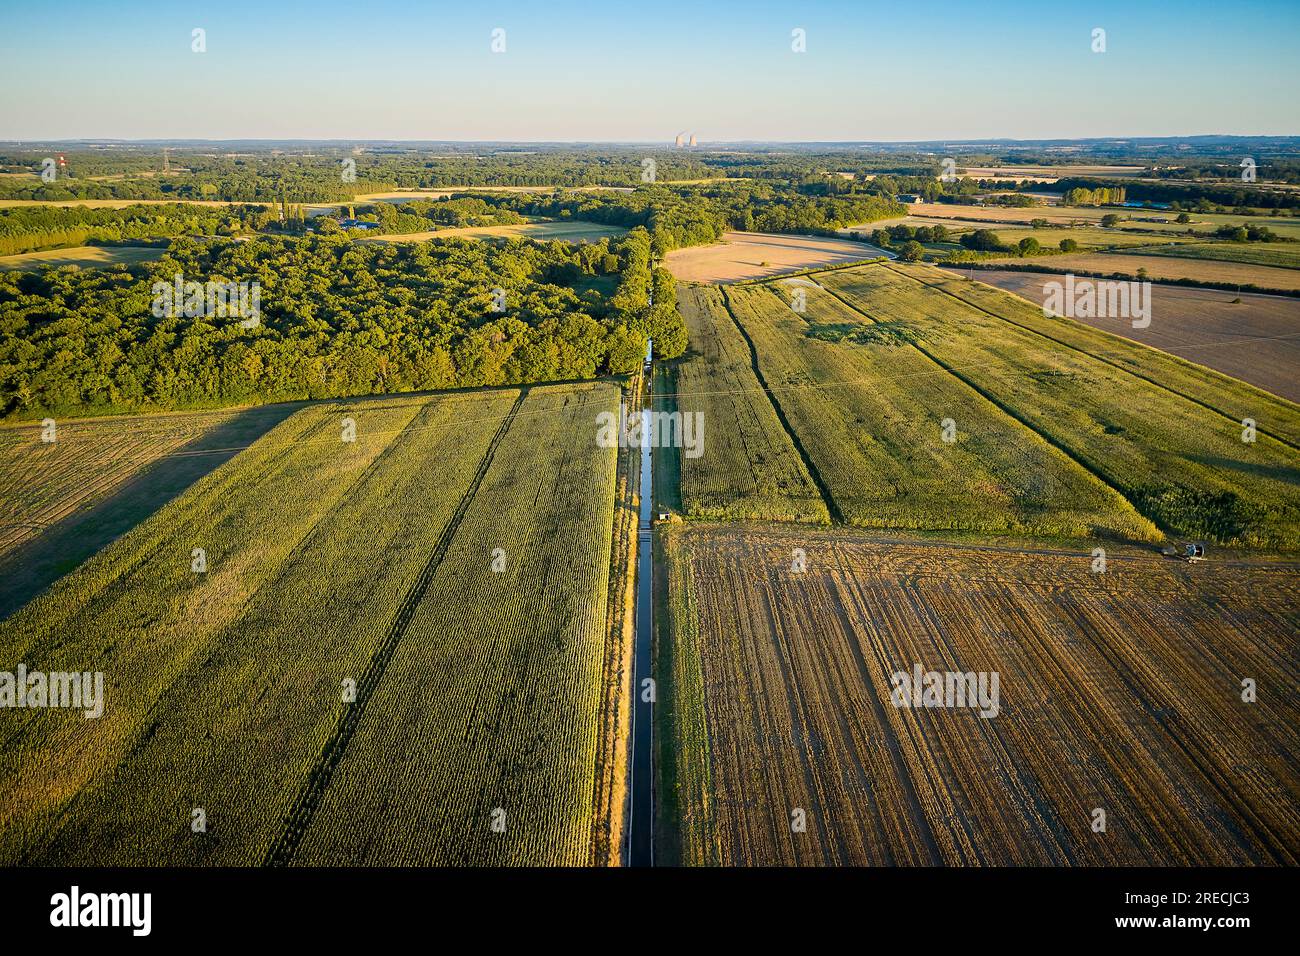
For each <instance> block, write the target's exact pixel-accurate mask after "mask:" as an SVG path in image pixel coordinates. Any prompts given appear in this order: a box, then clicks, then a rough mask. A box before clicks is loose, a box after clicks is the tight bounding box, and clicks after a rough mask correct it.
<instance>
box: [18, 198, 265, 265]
mask: <svg viewBox="0 0 1300 956" xmlns="http://www.w3.org/2000/svg"><path fill="white" fill-rule="evenodd" d="M277 217H278V213H276V212H275V211H273V210H271V209H270V208H268V207H266V206H223V207H218V206H196V205H183V204H180V203H164V204H159V205H147V206H143V205H142V206H128V207H125V208H122V209H89V208H87V207H85V206H16V207H13V208H9V209H0V256H9V255H14V254H16V253H21V252H36V251H39V250H42V249H60V248H64V247H67V246H81V245H86V244H88V243H89V244H93V245H99V244H104V245H112V244H115V243H122V242H143V241H148V240H152V239H157V238H168V237H172V236H230V235H236V234H238V233H244V232H256V231H257V230H260V229H264V228H266V227H267V226H268V225H270V224H271V223H274V222H275V221H276V220H277Z"/></svg>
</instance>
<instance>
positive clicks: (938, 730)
mask: <svg viewBox="0 0 1300 956" xmlns="http://www.w3.org/2000/svg"><path fill="white" fill-rule="evenodd" d="M795 548H798V549H801V550H803V551H804V552H805V553H806V556H807V570H806V571H805V572H803V573H798V572H794V571H792V569H791V568H792V559H791V554H792V552H793V550H794V549H795ZM663 553H664V564H665V567H666V569H667V574H668V582H667V587H666V598H667V600H666V604H665V611H664V613H663V614H662V615H661V617H660V619H659V620H660V631H659V645H658V646H659V652H658V668H659V675H660V677H659V686H660V687H661V688H664V689H665V690H663V691H661V703H660V705H659V710H658V715H659V720H660V722H661V723H660V729H659V733H658V735H657V738H658V739H659V741H660V762H659V767H660V772H661V774H662V776H661V779H660V788H659V789H660V792H661V793H662V794H663V795H664V799H663V802H662V804H661V807H660V820H659V824H658V828H657V833H658V838H659V848H658V852H659V858H660V859H661V860H664V861H672V862H677V863H682V864H715V865H724V866H725V865H796V864H798V865H846V864H848V865H994V866H996V865H1118V866H1129V865H1144V864H1145V865H1171V866H1201V865H1220V866H1239V865H1250V864H1277V865H1291V866H1294V865H1296V863H1297V862H1298V861H1300V764H1298V763H1297V757H1296V755H1297V753H1300V731H1298V730H1297V728H1298V727H1300V697H1297V695H1296V694H1295V693H1294V688H1295V686H1296V683H1297V680H1300V666H1298V665H1297V661H1300V641H1298V640H1297V635H1300V567H1297V566H1296V565H1294V564H1291V565H1287V564H1268V563H1259V564H1250V563H1244V562H1243V563H1227V562H1225V563H1222V564H1220V565H1218V566H1214V567H1210V566H1191V565H1187V564H1184V563H1181V562H1176V561H1173V560H1169V559H1162V558H1161V557H1160V556H1158V555H1152V554H1150V553H1141V554H1139V553H1130V552H1121V553H1115V554H1112V555H1111V557H1110V561H1109V564H1108V567H1107V570H1106V571H1105V573H1104V574H1094V573H1092V571H1091V558H1090V556H1089V554H1088V553H1087V552H1081V553H1077V554H1068V553H1059V552H1044V551H1033V552H1029V551H1017V550H1015V549H1012V548H994V549H982V548H973V547H962V546H947V545H942V544H938V543H919V542H918V543H906V542H892V543H889V542H882V541H879V540H874V539H872V538H870V537H868V536H866V535H864V534H862V533H860V532H853V531H848V530H844V529H836V530H834V531H820V530H817V529H811V528H803V529H793V528H791V529H789V530H785V531H779V530H772V529H761V528H757V527H752V526H750V527H741V528H734V527H733V528H727V529H723V528H721V527H717V526H697V527H692V528H688V529H684V530H683V529H678V530H673V531H671V532H669V533H667V535H666V536H665V540H664V543H663ZM917 665H919V666H920V668H921V669H922V670H923V671H938V672H960V673H964V674H971V675H973V676H974V675H977V674H979V673H984V674H986V675H988V681H989V682H988V683H986V685H985V690H986V692H988V693H986V695H985V697H984V701H983V703H982V704H977V705H976V706H974V707H970V706H967V707H962V706H957V707H929V708H923V707H918V708H909V707H899V706H895V702H896V697H895V693H894V688H895V686H896V684H895V681H894V678H893V675H894V674H895V673H899V672H903V673H908V674H910V673H912V672H913V669H914V667H915V666H917ZM993 674H997V675H998V685H997V687H998V692H997V695H996V699H995V703H996V715H991V716H989V717H988V718H984V717H982V716H981V713H990V714H992V713H993V708H989V707H986V706H985V705H986V704H988V703H989V702H992V701H994V697H993V695H992V694H991V690H992V684H991V679H992V675H993ZM1245 677H1249V678H1251V679H1252V680H1254V681H1255V682H1256V687H1257V694H1258V699H1257V700H1256V701H1255V702H1253V703H1245V702H1243V700H1242V694H1243V685H1242V681H1243V678H1245ZM954 703H959V701H954ZM1097 810H1101V811H1104V813H1105V830H1104V832H1098V831H1097V830H1096V829H1095V821H1097V820H1098V819H1099V817H1098V816H1097V813H1096V811H1097ZM800 823H801V824H802V825H803V826H802V829H801V828H800V827H799V826H798V824H800Z"/></svg>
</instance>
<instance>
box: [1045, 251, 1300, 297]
mask: <svg viewBox="0 0 1300 956" xmlns="http://www.w3.org/2000/svg"><path fill="white" fill-rule="evenodd" d="M1042 262H1043V268H1045V269H1051V270H1052V271H1053V272H1071V271H1077V272H1097V273H1101V274H1103V275H1107V276H1110V275H1119V276H1127V277H1130V278H1137V271H1138V269H1145V270H1146V274H1147V277H1148V278H1149V279H1152V280H1160V279H1191V280H1194V281H1196V282H1222V283H1230V284H1233V285H1241V286H1254V287H1255V288H1257V289H1276V290H1280V291H1285V292H1290V291H1296V290H1300V270H1296V269H1279V268H1276V267H1273V266H1258V265H1251V264H1249V263H1244V262H1218V261H1215V260H1211V259H1182V258H1175V257H1173V256H1167V255H1154V256H1153V255H1140V254H1137V253H1110V252H1086V253H1071V254H1068V255H1059V256H1051V257H1050V258H1044V259H1043V260H1042Z"/></svg>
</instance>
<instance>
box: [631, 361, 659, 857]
mask: <svg viewBox="0 0 1300 956" xmlns="http://www.w3.org/2000/svg"><path fill="white" fill-rule="evenodd" d="M651 376H652V369H651V367H650V362H649V359H648V357H647V361H646V372H645V381H644V383H643V385H642V388H643V389H645V392H644V393H643V394H642V400H643V402H642V411H641V436H642V440H641V519H640V522H639V523H638V527H637V552H636V554H637V557H636V650H635V656H634V664H633V671H632V676H633V681H632V693H633V703H632V780H631V801H630V807H629V809H628V865H630V866H654V760H653V745H654V703H653V702H654V684H653V683H647V681H652V680H653V675H652V674H651V661H652V655H651V644H652V641H653V632H654V491H653V489H654V475H653V472H652V471H651V468H652V466H653V456H652V454H651V448H650V441H649V436H650V435H651V434H652V432H651V430H650V421H649V416H650V394H649V390H650V381H651Z"/></svg>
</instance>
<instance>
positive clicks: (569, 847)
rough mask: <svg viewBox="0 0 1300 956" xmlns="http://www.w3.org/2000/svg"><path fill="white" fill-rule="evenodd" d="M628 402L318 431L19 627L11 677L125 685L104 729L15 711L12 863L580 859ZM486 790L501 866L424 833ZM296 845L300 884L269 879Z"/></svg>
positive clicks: (166, 524)
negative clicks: (28, 674)
mask: <svg viewBox="0 0 1300 956" xmlns="http://www.w3.org/2000/svg"><path fill="white" fill-rule="evenodd" d="M617 394H618V392H617V389H615V388H613V387H612V386H608V385H591V386H584V387H575V388H537V389H532V390H531V391H530V392H528V393H527V395H526V397H525V396H524V395H523V394H521V393H519V392H517V391H511V390H502V391H488V392H481V393H466V394H456V395H448V396H441V397H438V398H433V399H430V398H397V399H394V398H385V399H373V400H361V401H354V402H349V403H342V402H339V403H327V404H322V405H317V406H312V407H310V408H308V409H304V410H303V411H300V412H298V413H297V414H295V415H294V416H293V417H291V418H289V419H288V420H287V421H285V422H284V423H283V424H282V425H280V426H279V427H278V428H276V429H275V430H273V431H272V432H271V433H269V434H268V435H267V436H266V437H265V438H264V439H262V440H261V441H259V442H257V443H256V444H255V445H253V446H252V447H251V448H249V449H248V450H247V451H245V452H244V453H242V454H241V455H239V456H238V457H237V458H236V459H234V460H233V461H231V462H228V463H227V464H226V465H224V466H222V467H220V468H218V469H217V470H215V471H214V472H213V473H212V474H210V475H208V476H207V477H206V478H204V479H203V480H201V481H200V482H199V483H198V484H196V485H195V486H194V487H193V488H192V489H191V490H190V491H189V492H187V493H186V494H185V495H183V496H182V497H180V498H178V499H176V500H175V501H173V502H171V503H170V504H169V505H167V506H166V507H164V508H163V509H162V510H161V511H159V513H158V514H157V515H155V516H154V517H153V518H151V519H150V520H148V521H146V522H144V523H143V524H141V525H140V526H138V527H137V528H135V529H133V530H132V531H131V532H130V533H129V534H128V535H126V536H125V537H124V538H122V539H121V540H119V541H118V542H116V543H115V544H113V545H112V546H110V547H109V548H107V549H105V550H104V551H103V552H101V553H100V554H99V555H97V556H95V557H94V558H93V559H91V560H90V561H89V562H87V563H86V565H84V566H83V567H82V568H81V569H79V570H78V571H77V572H75V573H73V574H71V575H68V576H67V577H65V578H64V579H62V580H61V581H60V582H59V583H58V584H57V585H56V586H55V587H54V588H53V589H52V590H51V591H50V592H48V593H47V594H45V595H43V596H42V597H40V598H38V599H37V600H36V601H34V602H32V604H30V605H29V606H28V607H26V608H24V609H23V610H22V611H20V612H19V613H18V614H17V615H15V616H14V617H13V618H11V619H10V620H9V621H7V622H5V623H4V624H3V625H0V648H3V651H4V657H5V659H6V660H9V661H16V660H23V661H25V662H26V663H27V665H28V667H29V668H33V669H36V668H41V669H45V670H60V669H64V670H70V669H77V670H95V669H101V670H103V671H104V672H105V684H106V690H105V698H106V708H105V713H104V716H103V717H101V718H99V719H98V720H85V719H83V718H82V717H81V715H80V714H79V713H77V712H68V711H58V710H46V711H6V716H5V721H6V724H7V726H6V728H5V732H6V738H7V740H8V741H9V746H8V747H7V748H6V749H5V752H4V753H3V755H0V779H3V780H4V784H5V785H4V786H3V787H0V792H2V793H3V796H0V859H4V860H5V861H6V862H17V861H21V860H25V861H28V862H51V863H74V864H75V863H90V862H94V863H119V864H124V863H150V864H196V863H197V864H256V863H260V862H264V861H268V862H316V861H319V860H328V861H331V862H361V861H362V860H363V859H364V860H365V861H367V862H410V861H412V860H415V859H428V858H429V857H430V856H431V855H433V854H436V853H439V852H441V853H447V854H456V855H458V856H460V857H462V858H464V859H465V860H467V861H469V862H486V861H487V860H489V859H499V858H500V856H501V855H502V854H505V855H507V856H508V857H509V858H510V859H512V860H515V861H528V862H538V863H572V862H586V861H587V856H586V854H587V853H588V850H589V844H590V837H591V829H592V820H591V812H592V801H593V797H592V792H593V778H594V774H595V769H594V762H595V756H594V740H595V738H596V735H597V728H596V726H595V724H596V720H597V710H598V706H599V701H600V694H601V684H600V676H601V674H600V671H601V664H602V654H603V650H604V624H605V618H604V611H605V601H606V589H607V582H608V574H609V565H610V533H611V522H612V517H613V514H612V512H613V501H612V498H613V480H612V470H613V467H614V458H613V453H612V451H610V450H607V449H598V448H596V445H595V422H594V419H595V414H596V412H597V411H599V410H608V409H610V408H612V407H614V406H616V402H617ZM344 417H351V418H352V419H353V420H354V421H355V422H356V441H355V442H351V443H349V442H343V441H341V431H340V425H341V420H342V419H343V418H344ZM607 472H608V474H607ZM574 498H580V499H582V500H583V501H586V502H587V503H586V504H582V503H581V502H579V503H577V504H575V503H573V502H572V501H571V499H574ZM194 547H202V548H204V549H205V551H206V560H207V571H206V573H204V574H195V573H194V571H193V570H192V566H191V560H192V549H193V548H194ZM495 547H500V548H502V549H503V550H504V553H505V563H504V569H505V570H504V571H503V572H500V573H499V572H496V571H494V570H493V558H494V555H493V553H492V549H493V548H495ZM539 570H541V571H544V572H546V573H544V574H541V575H540V576H538V572H539ZM471 594H472V595H473V596H472V597H471V596H470V595H471ZM480 600H481V601H483V602H484V606H483V607H481V608H480V607H477V606H475V610H474V614H470V613H468V610H467V609H468V608H469V607H470V606H471V605H470V604H469V603H468V602H469V601H480ZM489 605H490V607H489ZM480 620H481V621H482V622H483V623H482V626H481V627H480V628H478V629H474V622H477V621H480ZM513 669H517V670H519V671H521V672H522V675H521V676H522V679H521V680H519V681H501V680H500V679H499V677H500V674H501V673H503V672H505V671H510V670H513ZM345 681H352V682H354V683H355V686H356V699H355V701H353V702H345V701H344V692H345ZM556 698H559V699H560V702H561V704H562V706H561V705H560V704H556V703H555V700H556ZM349 708H351V710H350V709H349ZM434 712H437V713H438V714H439V715H440V716H441V717H442V718H444V719H445V720H446V723H442V724H440V725H439V727H438V728H435V730H437V733H438V734H442V735H445V737H444V738H436V737H435V735H434V734H432V733H431V732H430V729H429V728H428V727H427V726H426V721H427V719H428V718H429V715H430V714H432V713H434ZM350 715H351V718H352V719H350ZM556 721H562V722H563V723H562V724H558V725H556V724H553V723H552V722H556ZM519 728H531V729H532V733H530V732H529V731H528V730H526V729H525V730H522V731H521V730H519ZM340 742H341V745H340ZM485 742H488V743H491V745H492V746H487V745H486V744H485ZM543 744H545V745H544V746H543ZM371 746H382V747H383V748H384V749H383V750H382V751H381V752H376V753H372V754H367V753H366V752H365V751H366V748H367V747H371ZM457 746H458V747H459V748H460V749H459V751H457V752H455V753H454V754H453V748H454V747H457ZM345 758H346V759H345ZM421 761H424V764H423V766H422V767H421V768H420V770H419V772H418V774H417V776H415V777H411V778H407V779H405V780H404V782H400V783H399V782H397V781H390V782H385V781H384V777H385V775H387V774H391V773H398V774H400V773H402V772H403V771H404V770H405V771H411V770H414V769H415V768H416V767H417V766H418V765H420V763H421ZM331 762H332V765H331V766H325V765H326V764H327V763H331ZM521 766H522V767H524V768H525V769H522V770H521V769H520V768H521ZM323 771H325V773H324V776H322V772H323ZM322 779H324V780H325V782H326V783H327V784H328V786H325V787H321V786H320V785H319V784H320V781H321V780H322ZM160 780H165V781H166V782H167V783H166V786H165V787H160V786H159V781H160ZM501 781H505V783H501ZM390 784H391V787H400V788H405V789H403V790H402V792H400V793H395V792H394V791H393V790H392V789H391V787H390ZM493 787H495V789H496V790H497V793H498V794H499V796H498V797H497V799H499V800H502V801H505V802H506V803H507V804H508V805H509V806H510V807H511V808H512V810H513V811H514V816H513V817H511V818H510V820H509V823H510V826H509V828H508V829H507V831H506V833H505V834H492V835H493V836H494V837H496V839H495V841H494V842H491V843H489V842H486V841H485V842H482V843H478V844H476V843H474V842H473V840H472V838H471V836H470V835H469V834H462V833H456V834H455V837H456V838H454V839H453V838H452V834H450V833H448V832H447V831H445V830H438V829H437V828H430V827H429V826H427V825H426V823H427V821H424V820H423V819H418V820H417V818H419V817H420V815H421V813H423V812H426V811H428V810H429V808H436V809H437V811H438V812H440V813H453V812H454V813H455V814H458V816H457V819H459V820H471V819H472V820H474V822H475V824H476V825H477V823H478V822H479V821H478V814H479V812H480V809H481V803H482V799H485V798H484V797H483V794H484V792H486V791H487V790H488V789H492V788H493ZM377 794H378V795H380V796H385V799H384V800H383V801H382V802H383V805H382V806H380V807H377V808H376V807H373V806H371V807H370V810H368V811H367V813H370V814H371V815H370V816H369V817H368V818H367V819H366V822H365V824H364V826H363V827H361V828H360V830H359V831H357V832H356V833H354V834H352V835H351V836H350V835H349V834H348V833H346V832H340V830H339V829H338V827H339V825H340V824H339V823H338V815H339V814H343V815H345V816H346V815H348V814H350V813H351V812H352V811H353V810H354V808H355V806H356V805H360V804H361V803H365V804H366V805H367V806H370V804H371V803H373V801H374V799H375V796H376V795H377ZM354 801H356V804H355V805H354ZM457 803H459V804H461V806H460V807H459V808H456V807H455V806H454V805H455V804H457ZM494 806H495V804H494ZM195 808H203V810H204V812H205V814H206V818H207V829H206V832H202V833H196V832H194V831H193V830H192V828H191V822H192V812H193V810H194V809H195ZM304 808H306V811H307V812H305V813H304V812H302V811H303V810H304ZM490 809H491V808H489V810H490ZM404 815H407V816H405V818H404ZM578 821H581V825H579V822H578ZM481 823H482V826H483V829H484V831H486V829H487V826H488V823H489V819H488V817H487V816H486V815H484V816H483V818H482V820H481ZM385 828H387V832H390V833H396V832H399V831H400V832H403V833H405V837H406V838H405V839H404V840H392V841H388V842H387V843H384V842H382V841H380V840H378V836H379V834H381V833H382V832H385ZM352 836H374V837H376V840H375V841H374V842H367V846H366V847H365V848H361V847H359V846H357V845H356V844H355V843H354V842H352ZM304 837H306V838H307V841H308V842H304ZM461 837H464V839H461ZM286 846H288V847H290V848H291V849H302V850H303V851H304V852H303V854H302V859H299V858H298V857H296V856H295V855H294V854H292V853H290V854H288V859H276V860H270V859H269V857H270V856H271V855H272V854H273V851H274V850H275V849H276V848H284V847H286ZM308 849H310V853H308V852H306V851H307V850H308ZM354 853H355V854H357V855H356V856H355V857H354V856H351V855H350V854H354Z"/></svg>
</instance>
